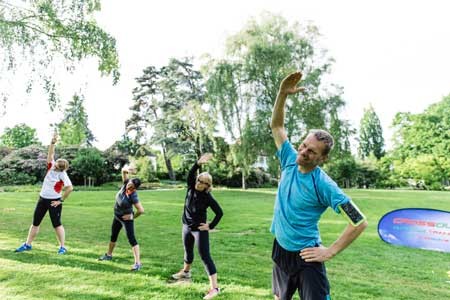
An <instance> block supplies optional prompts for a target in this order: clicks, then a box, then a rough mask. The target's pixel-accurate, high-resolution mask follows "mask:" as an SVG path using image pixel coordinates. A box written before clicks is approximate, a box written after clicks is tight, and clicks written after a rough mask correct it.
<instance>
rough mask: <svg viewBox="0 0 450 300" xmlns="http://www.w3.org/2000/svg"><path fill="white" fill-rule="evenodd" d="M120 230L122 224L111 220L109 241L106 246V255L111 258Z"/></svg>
mask: <svg viewBox="0 0 450 300" xmlns="http://www.w3.org/2000/svg"><path fill="white" fill-rule="evenodd" d="M121 229H122V223H121V222H119V221H118V220H117V219H116V218H114V219H113V222H112V224H111V239H110V242H109V245H108V253H107V254H108V255H109V256H112V253H113V251H114V248H115V247H116V242H117V238H118V237H119V232H120V230H121Z"/></svg>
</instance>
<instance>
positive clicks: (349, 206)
mask: <svg viewBox="0 0 450 300" xmlns="http://www.w3.org/2000/svg"><path fill="white" fill-rule="evenodd" d="M339 208H340V209H341V211H342V212H343V214H344V216H345V217H346V218H347V219H348V220H349V221H350V223H351V224H352V225H353V226H358V225H359V224H361V223H362V222H364V220H366V217H365V216H364V215H363V213H362V212H361V211H360V210H359V208H358V207H357V206H356V205H355V203H353V201H351V200H350V201H349V202H347V203H345V204H341V205H339Z"/></svg>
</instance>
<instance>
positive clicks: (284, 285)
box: [272, 263, 297, 300]
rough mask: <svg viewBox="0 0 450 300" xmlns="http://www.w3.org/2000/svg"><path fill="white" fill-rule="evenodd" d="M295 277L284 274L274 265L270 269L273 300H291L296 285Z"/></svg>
mask: <svg viewBox="0 0 450 300" xmlns="http://www.w3.org/2000/svg"><path fill="white" fill-rule="evenodd" d="M295 277H296V276H291V275H289V274H288V273H286V272H284V271H283V270H282V269H281V268H280V267H279V266H278V265H277V264H276V263H274V264H273V268H272V293H273V295H274V299H275V300H291V299H292V296H293V295H294V293H295V291H296V290H297V285H296V284H295Z"/></svg>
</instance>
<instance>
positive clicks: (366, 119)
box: [358, 106, 384, 159]
mask: <svg viewBox="0 0 450 300" xmlns="http://www.w3.org/2000/svg"><path fill="white" fill-rule="evenodd" d="M383 148H384V138H383V128H382V127H381V123H380V119H379V118H378V116H377V114H376V113H375V110H374V109H373V107H372V106H369V108H367V109H364V115H363V117H362V118H361V122H360V128H359V148H358V153H359V156H360V157H361V158H362V159H364V158H366V157H369V155H370V154H373V155H374V156H375V157H376V158H377V159H380V158H381V157H382V156H383V155H384V149H383Z"/></svg>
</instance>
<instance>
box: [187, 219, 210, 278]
mask: <svg viewBox="0 0 450 300" xmlns="http://www.w3.org/2000/svg"><path fill="white" fill-rule="evenodd" d="M182 237H183V245H184V262H185V263H187V264H192V262H193V261H194V244H195V243H197V247H198V253H199V254H200V257H201V259H202V261H203V264H204V265H205V270H206V273H208V275H209V276H211V275H214V274H216V273H217V270H216V266H215V265H214V262H213V260H212V259H211V254H210V253H209V232H208V231H192V230H191V229H190V228H189V226H187V225H184V224H183V230H182Z"/></svg>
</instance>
